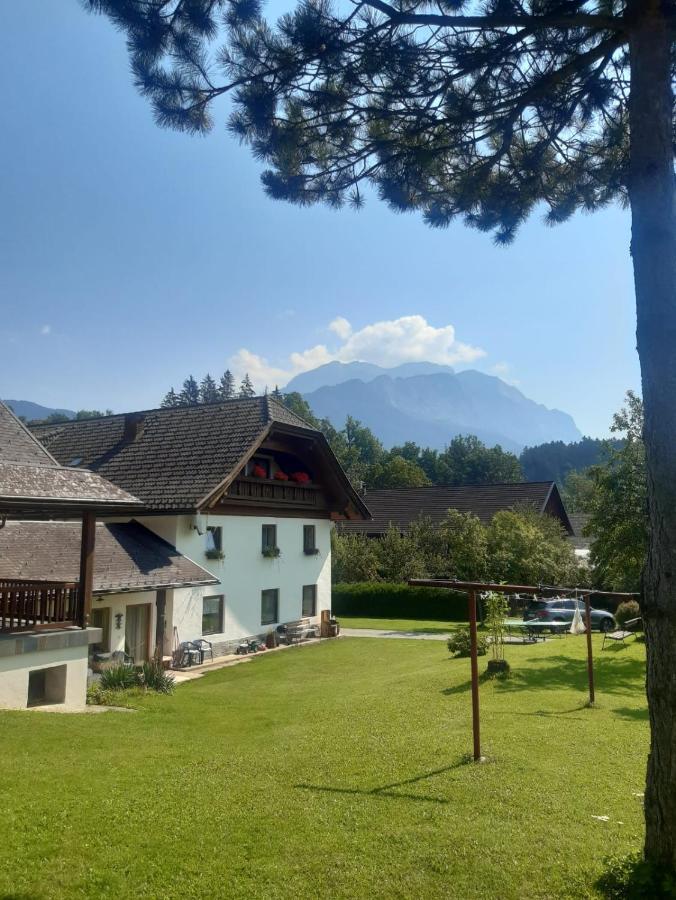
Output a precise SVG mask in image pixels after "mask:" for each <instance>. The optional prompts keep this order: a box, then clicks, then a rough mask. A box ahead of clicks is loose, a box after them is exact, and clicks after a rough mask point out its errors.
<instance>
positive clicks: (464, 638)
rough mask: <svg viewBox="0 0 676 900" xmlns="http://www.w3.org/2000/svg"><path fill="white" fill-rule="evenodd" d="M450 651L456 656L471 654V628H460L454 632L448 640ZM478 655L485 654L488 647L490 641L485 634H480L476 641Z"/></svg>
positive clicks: (447, 644)
mask: <svg viewBox="0 0 676 900" xmlns="http://www.w3.org/2000/svg"><path fill="white" fill-rule="evenodd" d="M446 646H447V647H448V652H449V653H453V654H454V655H455V656H469V655H470V648H471V638H470V634H469V628H460V629H459V630H458V631H456V632H454V633H453V634H452V635H451V636H450V637H449V638H448V640H447V641H446ZM476 649H477V656H485V655H486V651H487V649H488V641H487V640H486V637H485V635H483V634H478V635H477V641H476Z"/></svg>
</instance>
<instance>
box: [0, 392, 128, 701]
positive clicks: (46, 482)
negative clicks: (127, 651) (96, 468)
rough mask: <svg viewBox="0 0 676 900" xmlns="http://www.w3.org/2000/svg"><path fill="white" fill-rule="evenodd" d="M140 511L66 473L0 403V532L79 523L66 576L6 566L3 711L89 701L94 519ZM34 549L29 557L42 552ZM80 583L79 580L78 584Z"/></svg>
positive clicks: (84, 475)
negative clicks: (19, 524) (23, 522)
mask: <svg viewBox="0 0 676 900" xmlns="http://www.w3.org/2000/svg"><path fill="white" fill-rule="evenodd" d="M139 507H140V504H139V502H138V501H137V500H136V498H135V497H133V496H132V495H131V494H129V493H128V492H127V491H125V490H123V489H121V488H119V487H116V486H115V485H113V484H111V483H110V482H107V481H106V480H105V479H103V478H100V477H99V476H98V475H95V474H93V473H91V472H86V471H79V470H71V469H66V468H64V467H63V466H60V465H59V464H58V463H57V462H56V460H55V459H54V458H53V457H52V456H51V455H50V454H49V453H48V452H47V451H46V450H45V449H44V447H42V446H41V445H40V443H39V442H38V441H37V440H36V439H35V438H34V437H33V435H31V433H30V432H29V431H28V429H27V428H26V427H25V426H24V425H22V423H21V422H20V421H19V420H18V419H17V418H16V416H15V415H14V414H13V413H12V412H11V410H9V409H8V408H7V407H6V406H5V405H4V404H3V403H1V402H0V535H2V536H4V535H5V534H10V533H11V531H12V529H13V527H14V526H15V525H16V522H15V521H14V520H15V519H48V518H52V517H59V518H64V519H76V520H79V522H78V523H77V524H75V525H69V526H67V527H68V528H70V529H71V531H72V534H73V550H74V560H75V562H74V565H73V567H72V568H71V570H70V571H69V573H68V575H69V577H68V578H67V579H66V578H63V577H62V573H56V572H54V573H53V574H48V573H47V572H45V573H44V575H43V574H40V577H39V578H38V579H37V580H33V579H29V578H27V575H26V573H25V572H23V573H22V571H21V570H19V569H16V570H15V569H12V567H11V566H5V565H4V562H5V560H4V557H3V566H2V571H1V572H0V706H6V707H7V706H8V707H14V708H25V707H26V706H37V705H41V704H42V703H60V704H64V705H66V706H68V707H69V708H74V709H77V708H81V707H83V706H84V704H85V699H86V688H87V660H88V652H89V645H90V644H93V643H95V642H96V641H99V640H100V639H101V632H100V630H99V629H98V628H91V627H89V616H90V610H91V599H92V578H93V566H92V564H93V558H94V551H95V533H96V529H95V516H97V515H102V516H107V515H129V514H130V512H131V513H133V511H134V510H135V509H137V508H139ZM39 549H40V548H39V547H38V546H36V545H30V546H28V547H26V548H24V553H28V554H32V553H37V552H39ZM76 582H77V583H76Z"/></svg>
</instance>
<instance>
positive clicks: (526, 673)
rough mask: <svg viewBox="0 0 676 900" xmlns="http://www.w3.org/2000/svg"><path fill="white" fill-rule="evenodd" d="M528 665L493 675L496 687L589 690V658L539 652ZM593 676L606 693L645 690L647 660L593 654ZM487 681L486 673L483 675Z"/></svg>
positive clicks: (460, 690) (461, 688)
mask: <svg viewBox="0 0 676 900" xmlns="http://www.w3.org/2000/svg"><path fill="white" fill-rule="evenodd" d="M525 662H527V663H531V664H534V665H529V666H528V667H527V668H523V669H521V668H517V667H516V666H515V665H514V664H512V669H511V672H510V675H509V678H501V679H491V680H492V681H493V684H494V685H495V689H496V691H499V692H500V693H513V692H516V691H523V690H527V691H560V690H565V689H570V690H577V691H581V692H584V691H586V690H587V661H586V659H579V658H570V657H567V656H563V655H562V654H560V655H557V656H548V657H547V658H546V659H543V658H542V657H538V656H532V657H529V658H528V659H527V660H525ZM594 676H595V684H596V689H597V691H598V692H599V693H604V694H626V693H627V692H628V691H629V692H631V691H632V690H638V691H640V692H643V683H644V679H645V663H644V661H643V660H640V659H635V658H633V657H632V658H628V657H625V656H621V657H616V656H615V655H613V657H612V658H607V657H606V658H604V659H599V657H598V656H596V657H595V658H594ZM480 680H481V681H482V682H486V681H487V680H488V679H487V678H486V675H485V673H483V674H482V675H481V676H480ZM471 684H472V682H471V681H470V680H468V681H464V682H462V684H457V685H454V686H453V687H448V688H444V689H443V690H442V691H441V693H442V694H445V695H447V696H452V695H454V694H464V693H466V692H467V691H469V690H470V687H471Z"/></svg>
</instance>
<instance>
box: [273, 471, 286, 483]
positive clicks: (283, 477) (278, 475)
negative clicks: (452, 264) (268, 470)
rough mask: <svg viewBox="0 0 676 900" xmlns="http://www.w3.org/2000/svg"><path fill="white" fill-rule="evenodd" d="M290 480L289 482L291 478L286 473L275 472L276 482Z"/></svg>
mask: <svg viewBox="0 0 676 900" xmlns="http://www.w3.org/2000/svg"><path fill="white" fill-rule="evenodd" d="M288 480H289V476H288V475H287V474H286V472H281V471H279V472H275V481H288Z"/></svg>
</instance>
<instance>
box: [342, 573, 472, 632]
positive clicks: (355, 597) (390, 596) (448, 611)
mask: <svg viewBox="0 0 676 900" xmlns="http://www.w3.org/2000/svg"><path fill="white" fill-rule="evenodd" d="M332 612H333V615H334V616H363V617H364V618H380V619H432V620H437V621H440V622H466V621H467V597H466V595H465V594H462V593H458V592H456V591H449V590H447V589H446V588H422V587H409V586H408V585H407V584H388V583H386V582H375V583H373V582H362V583H359V584H336V585H334V586H333V601H332Z"/></svg>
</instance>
